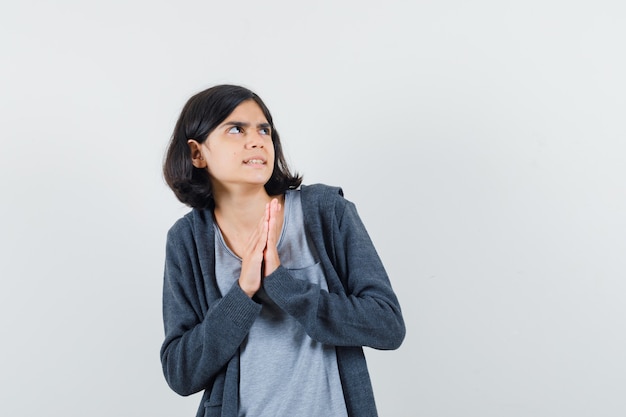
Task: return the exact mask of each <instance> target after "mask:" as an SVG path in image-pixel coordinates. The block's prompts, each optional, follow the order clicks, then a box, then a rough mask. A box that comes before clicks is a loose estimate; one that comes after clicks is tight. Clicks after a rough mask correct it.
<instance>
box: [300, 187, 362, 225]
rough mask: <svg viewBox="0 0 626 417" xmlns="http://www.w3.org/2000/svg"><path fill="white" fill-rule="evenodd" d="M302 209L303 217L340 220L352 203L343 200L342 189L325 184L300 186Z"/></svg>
mask: <svg viewBox="0 0 626 417" xmlns="http://www.w3.org/2000/svg"><path fill="white" fill-rule="evenodd" d="M300 190H301V192H302V194H301V196H302V208H303V211H304V214H305V216H307V217H309V216H320V217H322V218H326V219H330V218H336V219H341V218H342V217H343V215H344V213H345V211H346V208H347V207H349V206H351V205H352V203H351V202H350V201H348V200H346V199H345V198H344V195H343V189H342V188H341V187H337V186H331V185H326V184H311V185H302V186H301V187H300Z"/></svg>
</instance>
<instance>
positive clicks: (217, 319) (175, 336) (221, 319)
mask: <svg viewBox="0 0 626 417" xmlns="http://www.w3.org/2000/svg"><path fill="white" fill-rule="evenodd" d="M205 272H206V271H205ZM210 272H211V273H213V270H211V271H210ZM207 298H211V297H207V294H206V290H205V284H204V278H203V276H202V271H201V267H200V262H199V261H198V256H197V249H196V245H195V242H194V237H193V234H192V232H191V228H190V226H189V223H188V222H187V221H186V220H182V221H181V222H179V223H177V225H175V226H174V227H173V228H172V230H170V232H169V233H168V238H167V247H166V260H165V276H164V285H163V321H164V326H165V341H164V342H163V345H162V347H161V363H162V365H163V373H164V375H165V379H166V380H167V382H168V384H169V385H170V387H171V388H172V389H173V390H174V391H176V392H177V393H179V394H181V395H190V394H193V393H196V392H198V391H201V390H203V389H206V388H208V387H210V386H211V385H212V384H213V381H214V379H215V377H216V376H217V374H218V373H219V371H220V370H221V369H222V368H223V367H224V366H225V365H226V364H227V363H228V361H229V360H230V358H231V357H232V356H233V355H234V354H235V353H236V352H237V349H238V347H239V345H240V344H241V342H242V341H243V340H244V338H245V337H246V335H247V334H248V331H249V329H250V327H251V326H252V323H253V322H254V320H255V318H256V317H257V316H258V314H259V312H260V310H261V306H260V305H259V304H257V303H256V302H254V301H253V300H251V299H250V297H248V296H247V295H246V294H245V293H244V292H243V291H242V290H241V288H240V287H239V285H238V284H237V282H235V284H234V285H233V286H232V287H231V289H230V291H229V292H228V293H226V294H225V295H224V297H223V298H221V299H217V298H218V297H217V296H216V297H215V298H216V301H212V300H207Z"/></svg>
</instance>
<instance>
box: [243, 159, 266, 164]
mask: <svg viewBox="0 0 626 417" xmlns="http://www.w3.org/2000/svg"><path fill="white" fill-rule="evenodd" d="M263 163H264V162H263V160H262V159H249V160H248V161H247V162H246V164H263Z"/></svg>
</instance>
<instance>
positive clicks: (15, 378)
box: [0, 0, 626, 417]
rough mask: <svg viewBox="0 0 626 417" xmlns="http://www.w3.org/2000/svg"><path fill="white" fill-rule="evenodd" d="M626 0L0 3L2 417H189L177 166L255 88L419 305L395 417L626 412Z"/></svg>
mask: <svg viewBox="0 0 626 417" xmlns="http://www.w3.org/2000/svg"><path fill="white" fill-rule="evenodd" d="M625 22H626V6H625V3H624V2H623V1H621V0H615V1H603V0H594V1H576V0H571V1H565V0H542V1H539V0H527V1H496V0H493V1H488V0H478V1H445V0H444V1H434V0H433V1H397V0H386V1H382V0H380V1H356V0H352V1H341V0H334V1H328V0H322V1H316V2H296V1H287V0H282V1H281V0H266V1H252V0H248V1H219V2H217V1H209V0H205V1H176V2H174V1H147V0H124V1H121V0H109V1H106V2H105V1H77V0H76V1H71V0H57V1H34V0H20V1H17V0H13V1H10V0H7V1H3V3H2V5H1V6H0V48H1V49H0V55H1V60H2V63H1V67H0V83H1V84H0V88H1V89H0V105H1V109H0V110H1V111H0V122H1V125H0V127H1V129H0V140H1V146H0V186H1V190H0V191H1V192H0V198H1V205H0V256H1V258H0V274H1V280H0V331H1V332H2V339H1V343H0V361H1V362H0V415H2V416H7V417H9V416H10V417H23V416H34V415H48V416H68V417H70V416H71V417H73V416H77V417H78V416H81V417H82V416H102V417H104V416H107V417H108V416H129V417H130V416H138V417H139V416H151V417H157V416H181V417H182V416H193V415H195V410H196V407H197V404H198V401H199V396H197V395H194V396H192V397H190V398H184V397H179V396H178V395H176V394H175V393H174V392H173V391H171V390H170V389H169V388H168V386H167V384H166V383H165V380H164V378H163V376H162V373H161V365H160V361H159V348H160V345H161V342H162V338H163V328H162V322H161V285H162V274H163V261H164V245H165V234H166V232H167V230H168V228H169V227H170V226H171V225H172V224H173V223H174V221H175V220H176V219H178V218H179V217H180V216H182V215H183V214H185V213H186V212H187V211H188V208H186V207H185V206H183V205H182V204H180V203H179V202H178V201H177V200H176V199H175V197H174V195H173V193H172V192H171V191H170V190H169V189H168V188H167V187H166V186H165V184H164V181H163V179H162V175H161V171H160V170H161V162H162V158H163V153H164V150H165V147H166V145H167V142H168V140H169V137H170V134H171V132H172V129H173V127H174V123H175V121H176V119H177V117H178V114H179V112H180V110H181V108H182V106H183V104H184V103H185V101H186V100H187V99H188V98H189V96H191V95H192V94H194V93H196V92H198V91H200V90H202V89H205V88H207V87H209V86H211V85H214V84H218V83H235V84H241V85H244V86H246V87H249V88H251V89H252V90H254V91H256V92H257V93H258V94H259V95H260V96H261V97H262V98H263V99H264V100H265V102H266V104H267V105H268V106H269V108H270V110H271V111H272V113H273V116H274V120H275V122H276V126H277V129H278V131H279V132H280V134H281V137H282V140H283V143H284V146H285V151H286V154H287V157H288V159H289V161H290V164H291V165H292V167H294V168H295V169H296V170H298V171H299V172H301V173H302V174H303V175H304V178H305V182H306V183H315V182H324V183H327V184H332V185H340V186H342V187H343V189H344V192H345V195H346V197H347V198H348V199H350V200H351V201H353V202H355V203H356V204H357V207H358V209H359V212H360V214H361V216H362V218H363V221H364V222H365V224H366V226H367V227H368V230H369V232H370V235H371V237H372V239H373V240H374V242H375V244H376V247H377V249H378V251H379V254H380V256H381V258H382V259H383V262H384V263H385V265H386V267H387V269H388V272H389V274H390V276H391V279H392V283H393V286H394V288H395V290H396V292H397V293H398V296H399V298H400V302H401V305H402V308H403V312H404V316H405V319H406V324H407V336H406V339H405V342H404V344H403V345H402V347H401V348H400V349H399V350H396V351H391V352H378V351H374V350H371V349H366V355H367V357H368V362H369V366H370V372H371V376H372V381H373V385H374V390H375V394H376V399H377V403H378V406H379V413H380V415H381V416H382V417H460V416H463V417H474V416H476V417H491V416H493V417H502V416H506V417H509V416H511V417H516V416H524V417H526V416H529V417H530V416H532V417H554V416H568V417H583V416H593V417H597V416H602V417H613V416H615V417H623V416H624V415H626V395H624V394H625V393H626V358H625V353H624V352H626V334H625V329H626V326H625V324H626V323H625V321H626V320H625V318H626V302H625V298H626V279H625V278H626V273H625V272H626V256H625V254H626V219H625V213H626V181H625V179H626V164H625V163H624V160H625V152H626V123H625V120H626V118H625V116H626V82H625V77H624V74H626V56H625V48H624V45H625V41H626V24H625Z"/></svg>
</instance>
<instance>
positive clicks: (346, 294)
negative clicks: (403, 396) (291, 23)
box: [161, 85, 405, 417]
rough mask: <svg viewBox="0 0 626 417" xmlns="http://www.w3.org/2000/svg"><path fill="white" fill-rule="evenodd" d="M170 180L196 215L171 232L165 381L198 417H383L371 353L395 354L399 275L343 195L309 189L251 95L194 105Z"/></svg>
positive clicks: (210, 93)
mask: <svg viewBox="0 0 626 417" xmlns="http://www.w3.org/2000/svg"><path fill="white" fill-rule="evenodd" d="M163 171H164V176H165V179H166V181H167V183H168V185H169V186H170V187H171V188H172V190H173V191H174V193H175V194H176V197H178V199H179V200H180V201H181V202H183V203H185V204H187V205H189V206H190V207H192V208H193V210H192V211H191V212H190V213H188V214H187V215H186V216H184V217H183V218H181V219H179V220H178V221H177V222H176V223H175V224H174V226H172V228H171V229H170V231H169V232H168V235H167V248H166V260H165V279H164V287H163V320H164V324H165V341H164V342H163V345H162V348H161V362H162V365H163V372H164V374H165V378H166V380H167V382H168V384H169V385H170V387H171V388H172V389H173V390H174V391H176V392H177V393H179V394H181V395H190V394H193V393H196V392H199V391H201V390H204V395H203V398H202V402H201V404H200V407H199V410H198V413H197V416H198V417H201V416H205V417H208V416H225V417H242V416H249V417H265V416H267V417H281V416H285V417H287V416H288V417H300V416H311V417H329V416H354V417H369V416H376V415H377V414H376V406H375V403H374V395H373V392H372V387H371V383H370V379H369V375H368V372H367V366H366V362H365V357H364V354H363V349H362V346H369V347H372V348H375V349H396V348H398V347H399V346H400V344H401V343H402V340H403V339H404V334H405V327H404V322H403V319H402V314H401V311H400V306H399V304H398V300H397V298H396V295H395V294H394V292H393V289H392V287H391V284H390V282H389V279H388V277H387V273H386V272H385V269H384V267H383V265H382V263H381V260H380V258H379V257H378V255H377V253H376V250H375V248H374V246H373V245H372V242H371V240H370V238H369V236H368V234H367V231H366V230H365V228H364V226H363V223H362V222H361V220H360V218H359V216H358V214H357V211H356V208H355V206H354V204H352V203H351V202H349V201H347V200H346V199H344V198H343V193H342V190H341V189H340V188H336V187H330V186H326V185H321V184H317V185H310V186H305V185H302V186H301V185H300V184H301V182H302V178H301V177H300V176H298V175H295V174H293V173H291V172H290V170H289V168H288V165H287V163H286V161H285V157H284V155H283V152H282V148H281V144H280V138H279V136H278V132H277V131H276V129H275V127H274V123H273V120H272V116H271V115H270V112H269V110H268V109H267V107H266V106H265V104H264V103H263V101H262V100H261V99H260V98H259V97H258V96H257V95H256V94H254V93H253V92H251V91H250V90H248V89H246V88H243V87H239V86H234V85H218V86H215V87H212V88H209V89H208V90H205V91H202V92H200V93H198V94H196V95H194V96H193V97H191V98H190V99H189V101H188V102H187V104H186V105H185V106H184V108H183V110H182V113H181V115H180V118H179V119H178V122H177V124H176V127H175V130H174V133H173V135H172V139H171V142H170V144H169V148H168V151H167V156H166V159H165V162H164V168H163Z"/></svg>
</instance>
